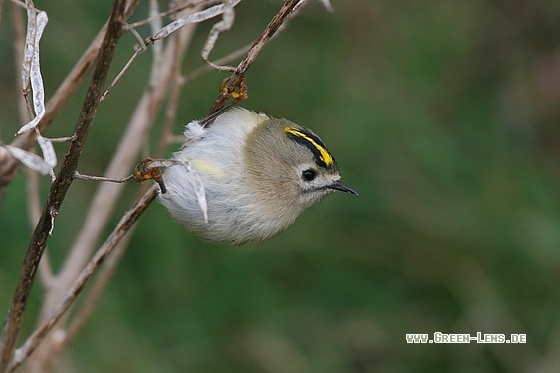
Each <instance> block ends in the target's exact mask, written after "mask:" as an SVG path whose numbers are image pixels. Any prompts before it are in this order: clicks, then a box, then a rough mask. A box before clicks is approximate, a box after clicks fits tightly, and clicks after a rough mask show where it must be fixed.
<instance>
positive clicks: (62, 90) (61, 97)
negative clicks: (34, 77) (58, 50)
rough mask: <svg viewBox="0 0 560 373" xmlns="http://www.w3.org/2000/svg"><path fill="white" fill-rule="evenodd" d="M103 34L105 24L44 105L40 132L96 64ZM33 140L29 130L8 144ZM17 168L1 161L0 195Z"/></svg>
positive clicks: (132, 4) (133, 0) (29, 143)
mask: <svg viewBox="0 0 560 373" xmlns="http://www.w3.org/2000/svg"><path fill="white" fill-rule="evenodd" d="M11 2H12V4H14V5H17V6H20V7H22V8H24V9H25V4H23V3H22V2H21V1H17V0H11ZM137 5H138V0H129V2H128V4H127V8H126V12H125V14H124V15H123V20H124V19H127V18H128V17H129V16H130V15H131V14H132V12H133V11H134V8H135V7H136V6H137ZM106 31H107V24H105V25H103V27H102V28H101V30H100V31H99V33H98V34H97V36H96V37H95V39H94V40H93V41H92V42H91V44H90V45H89V47H88V48H87V50H86V51H85V52H84V54H83V55H82V57H81V58H80V60H79V61H78V62H77V63H76V65H75V66H74V68H73V69H72V71H71V72H70V73H69V74H68V75H67V76H66V79H64V81H63V82H62V84H61V85H60V86H59V87H58V89H57V90H56V92H55V93H54V95H53V96H52V97H51V99H50V100H49V101H48V102H47V105H46V108H45V115H44V116H43V118H42V119H41V121H40V122H39V124H38V125H37V127H38V128H39V131H40V132H41V133H44V132H45V130H46V129H47V128H48V127H49V126H50V124H51V123H52V121H53V120H54V118H56V117H57V116H58V114H60V112H61V111H62V109H63V108H64V107H65V106H66V104H67V103H68V101H70V99H71V98H72V96H73V95H74V93H76V91H77V90H78V88H79V87H80V86H81V85H82V83H83V81H84V79H85V78H86V77H87V75H88V73H89V71H90V70H91V68H92V67H93V65H94V64H95V61H96V59H97V55H98V54H99V49H100V47H101V43H102V41H103V37H104V35H105V34H106ZM21 61H22V60H20V61H19V62H18V64H21ZM34 140H35V133H34V132H33V131H30V132H27V133H25V134H23V135H21V136H18V137H16V139H15V140H14V141H13V142H12V143H11V145H12V146H16V147H18V148H21V149H24V150H27V149H30V148H31V147H32V146H33V144H34ZM19 165H20V161H19V160H18V159H16V158H14V157H11V158H10V159H9V160H8V161H7V162H4V163H3V164H0V195H2V194H3V192H4V191H5V190H6V187H7V186H8V185H9V184H10V182H11V181H12V180H13V178H14V177H15V176H16V175H17V171H18V168H19ZM0 202H1V200H0Z"/></svg>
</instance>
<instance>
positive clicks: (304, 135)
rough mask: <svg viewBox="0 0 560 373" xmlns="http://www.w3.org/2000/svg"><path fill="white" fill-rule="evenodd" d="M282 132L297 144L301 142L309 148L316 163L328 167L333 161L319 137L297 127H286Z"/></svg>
mask: <svg viewBox="0 0 560 373" xmlns="http://www.w3.org/2000/svg"><path fill="white" fill-rule="evenodd" d="M284 133H286V135H287V136H288V137H289V138H291V139H292V140H294V141H296V142H297V143H299V144H302V145H304V146H306V147H307V148H309V150H311V152H312V153H313V155H314V156H315V160H316V161H317V164H319V165H320V166H323V167H325V168H326V167H329V166H331V165H332V164H333V163H334V158H333V156H332V155H331V153H329V151H328V150H327V148H326V147H325V144H323V142H322V141H321V140H319V138H318V137H317V136H315V135H313V134H312V133H310V132H308V131H303V130H301V129H299V128H297V127H291V126H290V127H286V128H285V129H284Z"/></svg>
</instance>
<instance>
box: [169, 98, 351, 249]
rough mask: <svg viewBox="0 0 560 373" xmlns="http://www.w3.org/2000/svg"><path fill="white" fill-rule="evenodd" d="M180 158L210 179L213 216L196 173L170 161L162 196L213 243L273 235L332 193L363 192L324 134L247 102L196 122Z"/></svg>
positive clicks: (205, 181) (177, 214)
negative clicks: (341, 167) (347, 177)
mask: <svg viewBox="0 0 560 373" xmlns="http://www.w3.org/2000/svg"><path fill="white" fill-rule="evenodd" d="M184 134H185V137H186V140H185V143H184V145H183V147H182V149H181V150H180V151H178V152H177V153H175V154H174V159H176V160H178V161H180V162H182V163H185V164H189V165H190V167H191V168H192V169H193V170H194V171H195V172H196V173H197V174H198V176H199V178H200V180H202V183H203V185H204V190H205V194H206V203H207V214H208V221H207V222H205V218H204V216H203V213H202V212H201V209H200V207H199V203H198V200H197V196H196V193H195V190H194V188H193V184H194V181H193V179H192V178H193V173H192V172H187V170H186V169H185V168H184V167H181V166H174V167H169V168H168V169H167V170H166V171H165V172H164V174H163V184H164V185H165V187H166V189H167V190H166V191H165V192H164V193H162V192H161V191H160V194H159V197H160V199H161V202H162V203H163V205H164V206H165V207H166V208H167V209H168V210H169V212H170V213H171V216H172V217H173V218H174V219H175V220H177V222H179V223H180V224H181V225H183V226H184V227H185V228H186V229H187V230H189V231H191V232H192V233H194V234H196V235H199V236H202V237H203V238H205V239H206V240H208V241H212V242H228V243H231V244H234V245H242V244H245V243H247V242H251V241H260V240H264V239H267V238H270V237H272V236H274V235H276V234H278V233H280V232H282V231H283V230H285V229H286V228H288V227H289V226H290V225H291V224H292V223H293V222H294V220H295V219H296V218H297V217H298V216H299V214H301V213H302V212H303V211H304V210H305V209H307V208H308V207H310V206H311V205H313V204H314V203H316V202H318V201H319V200H321V198H323V197H324V196H325V195H327V194H328V193H330V192H332V191H335V190H340V191H343V192H348V193H352V194H358V193H356V192H355V191H354V190H353V189H352V188H350V187H348V186H347V185H345V184H344V183H342V182H341V181H340V173H339V172H338V166H337V164H336V161H335V160H334V158H333V156H332V154H331V153H330V152H329V151H328V150H327V148H326V147H325V144H323V142H322V141H321V139H320V138H319V136H317V135H316V134H314V133H313V132H311V131H310V130H309V129H307V128H304V127H302V126H299V125H297V124H295V123H292V122H290V121H288V120H286V119H276V118H272V117H270V116H268V115H266V114H257V113H255V112H252V111H248V110H245V109H241V108H234V109H230V110H229V111H227V112H225V113H223V114H221V115H220V116H218V117H217V118H216V120H215V121H214V122H213V123H212V124H211V125H209V126H208V127H203V126H202V125H201V124H200V122H198V121H193V122H191V123H189V124H188V125H187V126H186V129H185V132H184Z"/></svg>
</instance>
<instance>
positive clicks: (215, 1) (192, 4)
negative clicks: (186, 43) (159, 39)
mask: <svg viewBox="0 0 560 373" xmlns="http://www.w3.org/2000/svg"><path fill="white" fill-rule="evenodd" d="M220 2H221V0H203V1H200V2H189V3H187V4H184V5H180V6H178V7H176V8H173V9H170V10H168V11H166V12H162V13H159V14H158V15H155V16H151V17H148V18H146V19H143V20H141V21H138V22H134V23H130V24H127V25H126V26H124V27H125V30H127V31H128V30H131V29H135V28H138V27H140V26H144V25H145V24H148V23H151V22H153V21H154V20H156V19H161V18H165V17H167V16H171V15H173V14H175V13H178V12H181V11H183V10H185V9H189V8H195V7H196V8H198V7H199V6H208V5H213V4H218V3H220Z"/></svg>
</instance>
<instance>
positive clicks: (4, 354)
mask: <svg viewBox="0 0 560 373" xmlns="http://www.w3.org/2000/svg"><path fill="white" fill-rule="evenodd" d="M125 2H126V1H125V0H115V3H114V5H113V10H112V12H111V17H110V19H109V23H108V28H107V33H106V35H105V38H104V40H103V43H102V47H101V50H100V53H99V56H98V59H97V64H96V68H95V71H94V74H93V77H92V82H91V85H90V88H89V90H88V93H87V96H86V99H85V102H84V106H83V109H82V112H81V115H80V118H79V120H78V124H77V125H76V129H75V131H74V134H75V140H73V141H71V142H70V146H69V149H68V151H67V153H66V156H65V157H64V162H63V164H62V166H61V169H60V172H59V174H58V177H57V178H56V180H55V182H54V183H53V184H52V186H51V190H50V193H49V195H48V197H47V203H46V204H45V208H44V210H43V213H42V215H41V218H40V219H39V222H38V223H37V226H36V228H35V231H34V232H33V236H32V238H31V242H30V244H29V248H28V250H27V254H26V256H25V261H24V265H23V268H22V272H21V275H20V278H19V281H18V284H17V287H16V291H15V293H14V298H13V300H12V304H11V306H10V309H9V311H8V316H7V318H6V322H5V324H4V328H3V330H2V336H1V337H0V348H1V349H2V351H1V355H0V372H4V371H6V370H7V368H8V366H9V365H10V362H11V360H12V355H13V351H14V348H15V344H16V342H17V339H18V336H19V331H20V329H21V325H22V323H23V317H24V314H25V308H26V305H27V300H28V299H29V294H30V293H31V288H32V286H33V281H34V279H35V274H36V271H37V266H38V264H39V261H40V260H41V256H42V255H43V252H44V250H45V247H46V245H47V241H48V236H49V234H50V232H52V229H53V227H54V220H55V217H56V215H57V214H58V210H59V208H60V205H61V204H62V202H63V201H64V197H65V196H66V192H67V191H68V188H69V187H70V185H71V183H72V179H73V175H74V172H75V171H76V167H77V165H78V160H79V158H80V155H81V152H82V149H83V146H84V143H85V140H86V138H87V135H88V133H89V130H90V128H91V125H92V123H93V118H94V117H95V113H96V111H97V107H98V105H99V98H100V97H101V94H102V93H103V86H104V84H105V79H106V76H107V71H108V68H109V66H110V63H111V60H112V58H113V54H114V51H115V48H116V44H117V41H118V39H119V37H120V36H121V34H122V27H121V21H120V20H121V18H122V16H123V12H124V5H125Z"/></svg>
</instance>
